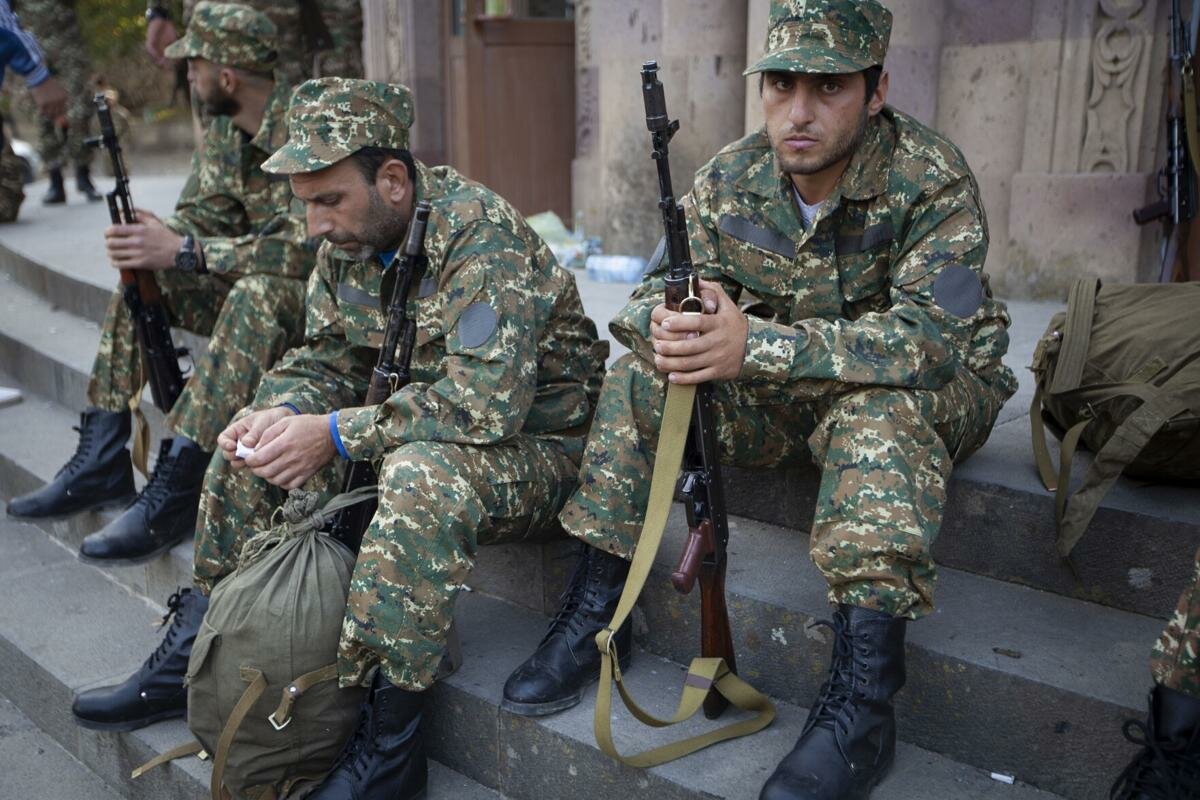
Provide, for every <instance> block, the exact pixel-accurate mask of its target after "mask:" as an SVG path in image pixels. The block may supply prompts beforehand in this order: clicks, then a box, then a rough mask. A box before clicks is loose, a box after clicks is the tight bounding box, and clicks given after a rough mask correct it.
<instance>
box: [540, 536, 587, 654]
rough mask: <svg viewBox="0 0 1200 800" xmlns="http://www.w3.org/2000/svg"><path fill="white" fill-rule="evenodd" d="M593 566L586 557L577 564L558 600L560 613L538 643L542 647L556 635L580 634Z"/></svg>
mask: <svg viewBox="0 0 1200 800" xmlns="http://www.w3.org/2000/svg"><path fill="white" fill-rule="evenodd" d="M591 566H592V559H591V558H590V557H588V556H587V555H585V556H584V557H582V558H579V559H577V560H576V562H575V568H574V570H573V571H572V572H571V579H570V580H569V581H567V588H566V589H565V590H564V591H563V593H562V594H561V595H559V598H558V611H557V612H555V614H554V619H552V620H550V627H549V628H547V629H546V635H545V636H543V637H542V641H541V642H539V643H538V647H541V646H542V645H543V644H545V643H546V642H547V641H549V640H550V639H551V638H552V637H553V636H554V635H555V634H558V633H578V631H579V626H580V625H581V624H582V619H580V617H581V615H580V614H577V613H576V612H577V611H579V608H580V606H582V605H583V601H584V600H586V599H587V594H588V572H589V570H590V568H591Z"/></svg>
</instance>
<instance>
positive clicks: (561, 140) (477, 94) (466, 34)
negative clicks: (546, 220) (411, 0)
mask: <svg viewBox="0 0 1200 800" xmlns="http://www.w3.org/2000/svg"><path fill="white" fill-rule="evenodd" d="M445 6H446V8H447V19H446V31H447V34H448V35H447V46H446V50H445V52H446V76H447V78H448V80H447V82H446V86H447V91H448V93H449V97H448V102H447V103H446V142H447V155H448V159H447V160H448V162H449V163H450V164H451V165H453V166H454V167H455V168H456V169H458V170H459V171H461V172H462V173H464V174H465V175H467V176H468V177H470V178H472V179H474V180H477V181H479V182H480V183H483V184H485V185H486V186H488V187H489V188H491V189H493V190H494V191H496V192H498V193H499V194H500V195H502V196H503V197H505V198H506V199H507V200H508V201H509V202H511V203H512V204H513V205H515V206H516V207H517V209H518V210H519V211H521V212H522V213H523V214H533V213H537V212H539V211H546V210H552V211H555V212H556V213H557V214H558V215H559V216H560V217H562V218H563V220H564V221H565V222H566V223H567V224H568V225H570V224H571V161H572V159H573V158H574V157H575V22H574V20H569V19H552V18H535V17H519V16H508V15H506V16H488V15H485V14H484V13H483V11H484V0H454V2H450V3H446V4H445Z"/></svg>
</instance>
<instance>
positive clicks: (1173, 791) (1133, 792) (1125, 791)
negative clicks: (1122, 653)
mask: <svg viewBox="0 0 1200 800" xmlns="http://www.w3.org/2000/svg"><path fill="white" fill-rule="evenodd" d="M1121 730H1122V733H1124V734H1125V738H1126V739H1128V740H1129V741H1131V742H1133V743H1134V744H1138V745H1141V746H1142V752H1140V753H1138V754H1137V757H1136V758H1134V759H1133V761H1131V762H1129V766H1127V767H1125V771H1124V772H1122V773H1121V774H1120V775H1119V776H1118V777H1117V782H1116V783H1114V784H1113V787H1112V791H1111V792H1110V794H1109V797H1110V798H1112V800H1159V798H1162V800H1176V798H1177V799H1178V800H1191V799H1192V798H1196V797H1200V698H1196V697H1192V696H1191V695H1190V694H1184V693H1183V692H1179V691H1176V690H1175V689H1168V688H1167V687H1166V686H1162V685H1159V686H1155V687H1154V689H1153V690H1151V692H1150V714H1149V716H1148V717H1146V722H1145V724H1143V723H1142V722H1140V721H1139V720H1136V719H1131V720H1127V721H1126V722H1125V725H1124V727H1123V728H1122V729H1121ZM1134 730H1138V731H1140V732H1141V733H1140V735H1138V734H1135V733H1134Z"/></svg>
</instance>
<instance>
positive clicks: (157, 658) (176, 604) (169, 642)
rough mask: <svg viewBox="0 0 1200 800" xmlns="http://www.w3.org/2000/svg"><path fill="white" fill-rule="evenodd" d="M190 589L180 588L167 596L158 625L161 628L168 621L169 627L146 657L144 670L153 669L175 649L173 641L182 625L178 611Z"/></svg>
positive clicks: (177, 636)
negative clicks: (155, 647)
mask: <svg viewBox="0 0 1200 800" xmlns="http://www.w3.org/2000/svg"><path fill="white" fill-rule="evenodd" d="M191 591H192V590H191V589H181V590H178V591H176V592H175V593H173V594H172V595H171V596H170V597H168V598H167V613H166V614H163V618H162V622H160V623H159V626H158V627H159V628H160V629H161V628H162V627H163V626H164V625H166V624H167V623H168V622H170V623H171V627H169V628H167V635H166V636H164V637H163V640H162V641H161V642H160V643H159V645H158V649H157V650H155V651H154V652H153V653H151V654H150V657H149V658H147V659H146V664H145V666H144V667H143V669H144V670H146V671H150V670H153V669H154V667H155V665H157V664H159V663H161V662H162V661H163V660H164V659H166V658H167V657H168V656H169V655H170V653H171V652H172V651H173V650H174V649H175V641H176V640H177V639H178V638H179V631H180V629H181V628H182V627H183V617H182V615H181V614H180V613H179V612H180V611H181V610H182V609H183V601H184V598H185V597H187V595H188V594H190V593H191Z"/></svg>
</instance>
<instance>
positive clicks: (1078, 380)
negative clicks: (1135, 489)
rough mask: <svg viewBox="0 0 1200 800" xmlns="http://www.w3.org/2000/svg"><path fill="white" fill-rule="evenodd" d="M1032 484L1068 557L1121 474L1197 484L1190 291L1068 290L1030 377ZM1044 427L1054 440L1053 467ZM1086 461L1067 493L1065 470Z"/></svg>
mask: <svg viewBox="0 0 1200 800" xmlns="http://www.w3.org/2000/svg"><path fill="white" fill-rule="evenodd" d="M1030 368H1031V369H1032V370H1033V373H1034V375H1035V376H1036V379H1037V390H1036V391H1035V393H1034V397H1033V406H1032V407H1031V408H1030V410H1029V417H1030V423H1031V429H1032V432H1033V452H1034V458H1035V461H1036V462H1037V466H1038V472H1039V474H1040V476H1041V479H1042V483H1043V484H1044V485H1045V486H1046V488H1047V489H1049V490H1051V491H1053V492H1054V493H1055V520H1056V523H1057V528H1058V551H1059V553H1060V554H1061V555H1062V556H1063V557H1066V556H1068V555H1070V553H1071V550H1072V549H1074V547H1075V545H1076V543H1078V541H1079V539H1080V538H1081V537H1082V536H1083V532H1084V530H1085V529H1086V528H1087V526H1088V523H1089V522H1091V520H1092V517H1093V516H1094V515H1095V513H1096V509H1097V508H1098V507H1099V506H1100V501H1101V500H1102V499H1103V498H1104V495H1105V494H1106V493H1107V492H1108V490H1109V489H1110V488H1112V485H1113V484H1114V483H1115V482H1116V480H1117V478H1118V477H1120V476H1121V475H1122V474H1125V475H1128V476H1130V477H1134V478H1139V479H1143V480H1146V481H1153V482H1156V483H1157V482H1162V483H1188V484H1190V483H1197V482H1200V284H1197V283H1167V284H1140V283H1139V284H1122V285H1116V286H1104V287H1101V285H1100V281H1099V280H1097V279H1096V278H1085V279H1082V280H1079V281H1076V283H1075V284H1074V286H1072V287H1071V292H1070V295H1069V297H1068V299H1067V310H1066V312H1065V313H1059V314H1056V315H1055V316H1054V318H1053V319H1052V320H1051V321H1050V326H1049V327H1048V328H1047V329H1046V332H1045V333H1044V334H1043V335H1042V338H1041V340H1040V341H1039V342H1038V344H1037V348H1036V350H1035V351H1034V355H1033V364H1032V366H1031V367H1030ZM1046 427H1050V428H1051V430H1052V431H1053V432H1054V433H1055V435H1057V436H1058V437H1059V438H1060V439H1061V440H1062V447H1061V453H1060V456H1059V464H1058V466H1057V467H1055V465H1054V463H1053V461H1052V459H1051V456H1050V451H1049V448H1048V447H1047V444H1046V432H1045V429H1046ZM1081 444H1082V445H1083V446H1084V447H1086V448H1087V449H1088V450H1090V451H1092V453H1094V454H1095V456H1094V458H1093V459H1092V462H1091V464H1090V465H1089V466H1088V469H1087V472H1086V474H1085V475H1084V476H1083V480H1082V481H1081V482H1080V485H1079V487H1078V488H1077V489H1075V490H1074V491H1071V489H1070V486H1071V460H1072V457H1073V456H1074V455H1075V451H1076V449H1077V448H1078V447H1079V446H1080V445H1081Z"/></svg>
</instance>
